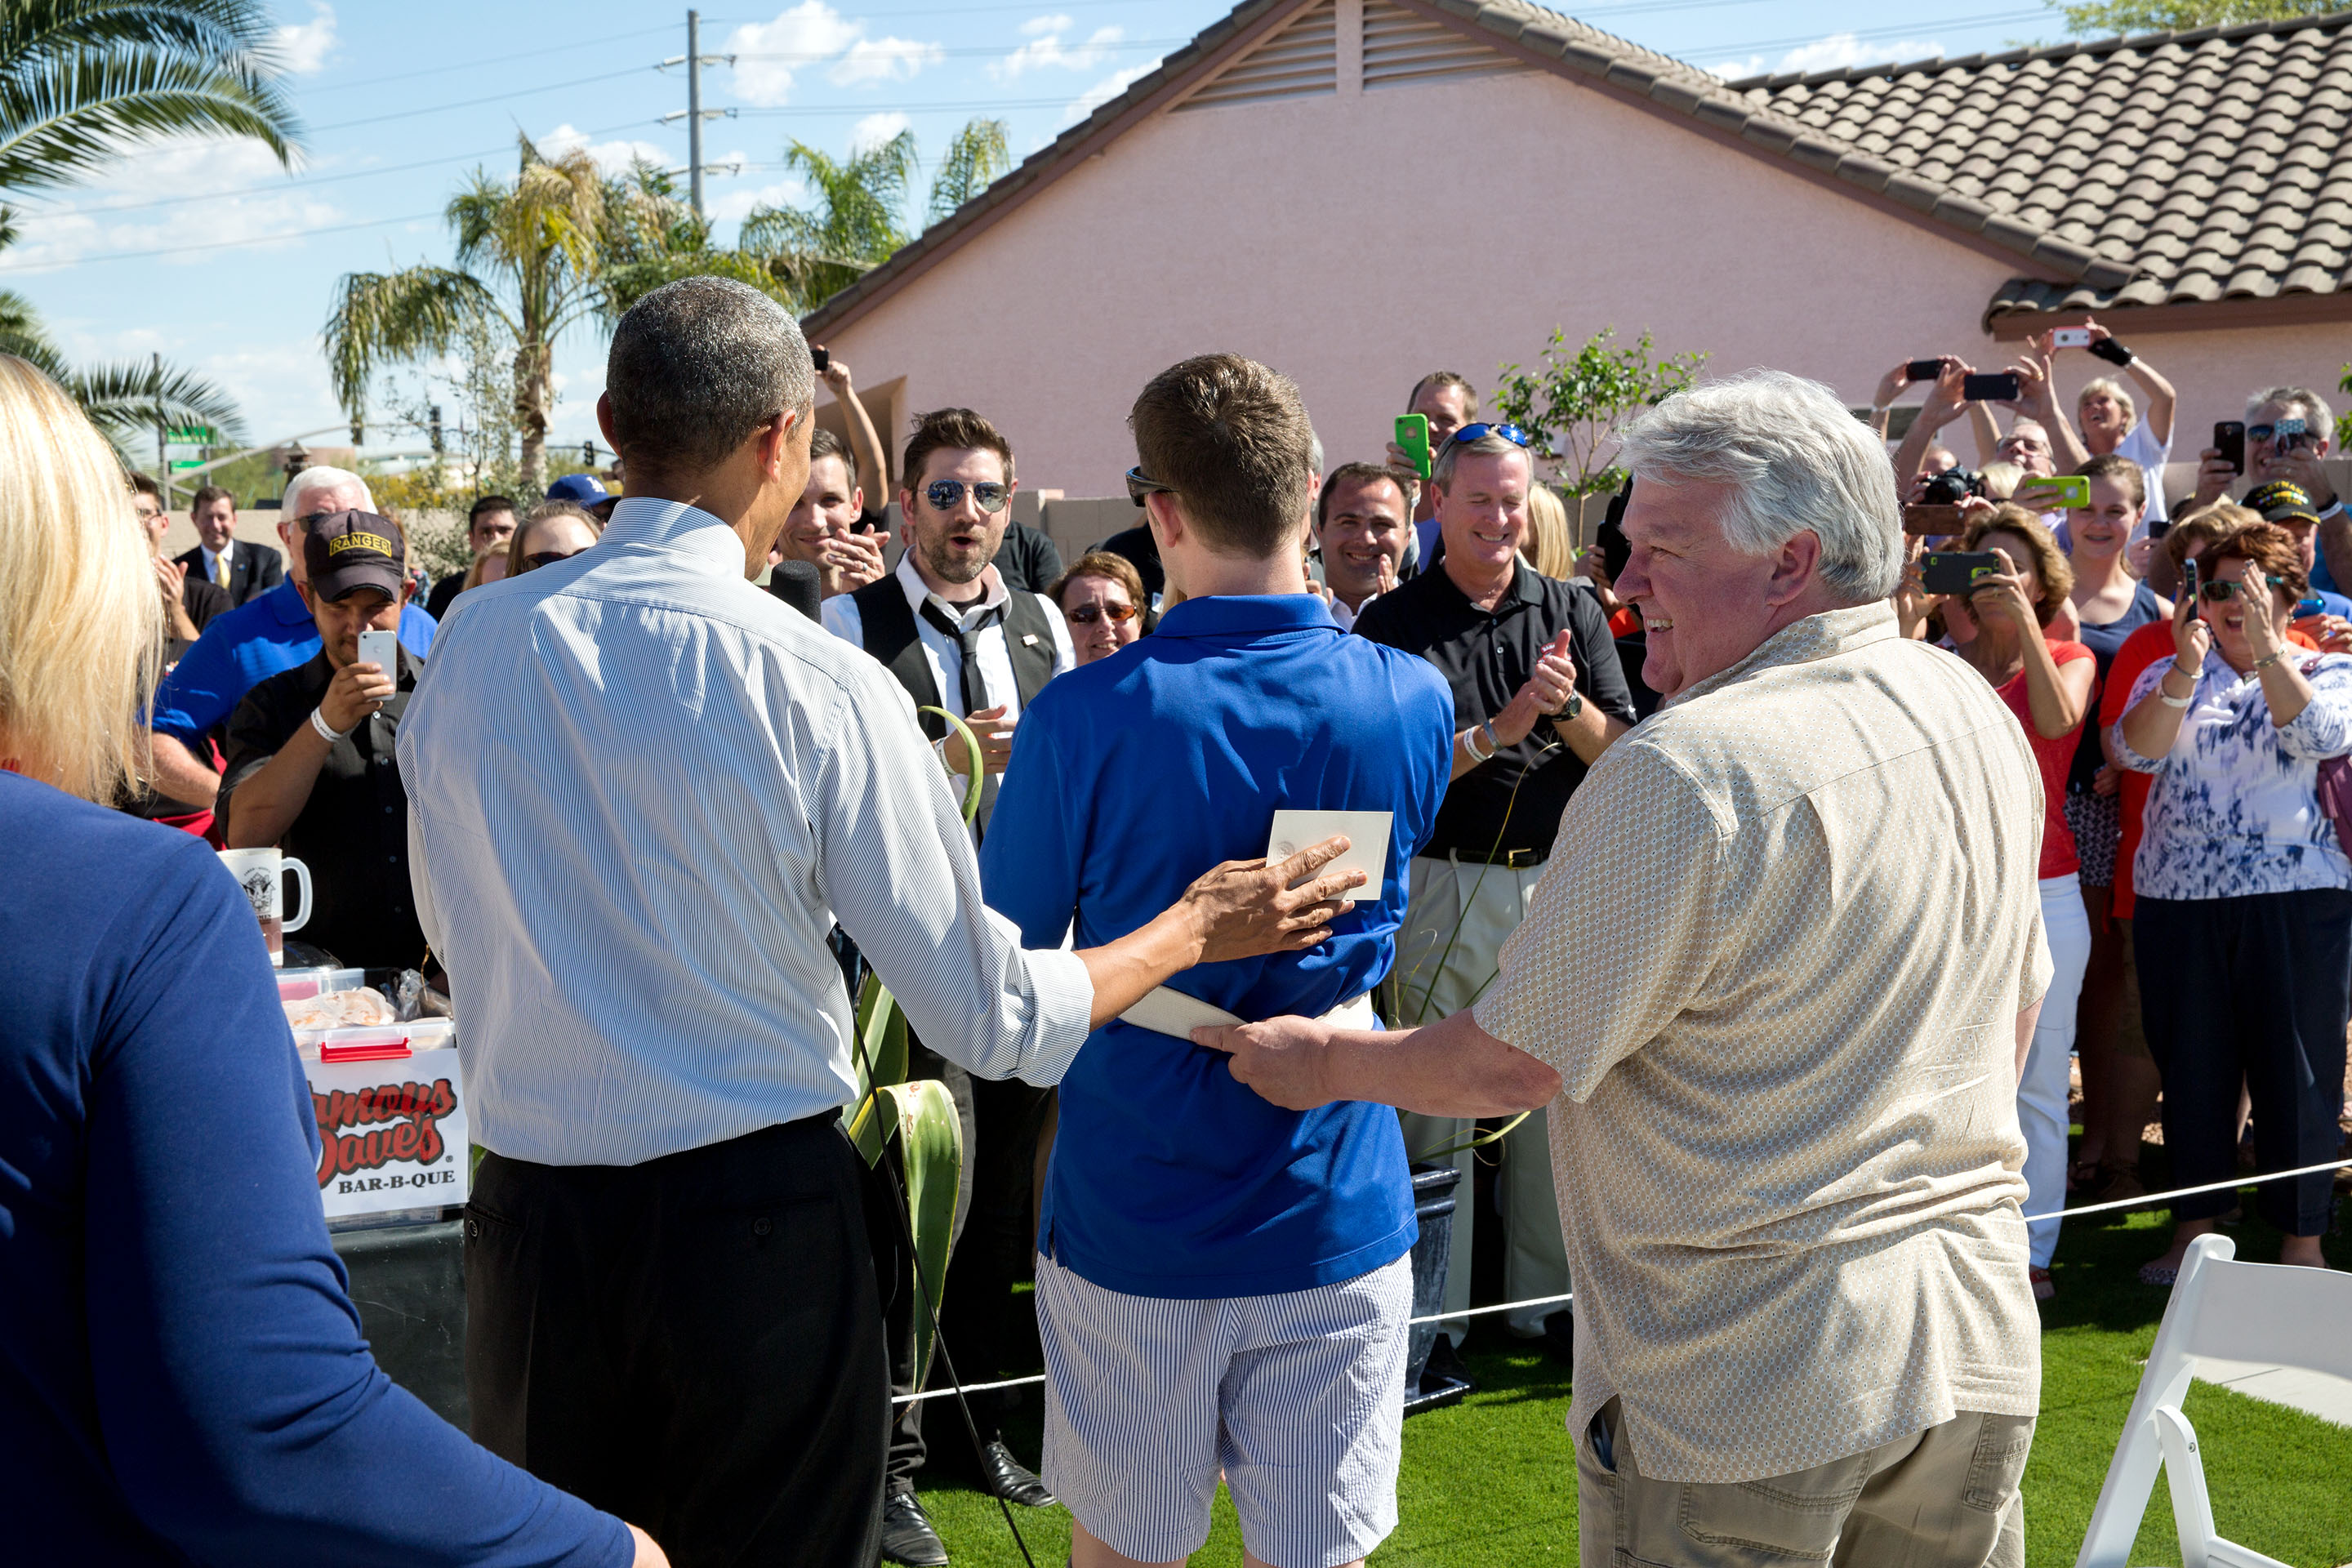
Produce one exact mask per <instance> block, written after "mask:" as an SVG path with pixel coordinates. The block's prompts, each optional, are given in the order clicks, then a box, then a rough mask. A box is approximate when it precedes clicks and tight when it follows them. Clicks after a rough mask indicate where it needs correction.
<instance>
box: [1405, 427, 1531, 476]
mask: <svg viewBox="0 0 2352 1568" xmlns="http://www.w3.org/2000/svg"><path fill="white" fill-rule="evenodd" d="M1465 452H1475V453H1476V454H1478V455H1479V456H1480V457H1486V458H1493V457H1500V456H1501V455H1502V454H1504V453H1505V452H1517V454H1518V455H1519V456H1520V457H1522V458H1526V459H1527V460H1528V484H1529V485H1533V484H1534V483H1535V480H1536V455H1535V452H1534V451H1533V450H1532V449H1531V448H1529V447H1522V446H1520V445H1519V444H1518V443H1517V441H1507V440H1505V439H1503V437H1500V436H1496V435H1494V434H1493V433H1491V432H1489V433H1488V434H1486V435H1484V436H1481V437H1478V438H1477V439H1476V440H1475V441H1456V440H1454V439H1453V438H1452V437H1447V438H1446V442H1445V444H1444V446H1442V447H1439V448H1438V449H1437V457H1436V458H1435V459H1434V460H1433V462H1431V464H1430V465H1429V482H1430V483H1431V484H1433V485H1451V484H1452V483H1453V482H1454V464H1455V463H1457V462H1459V461H1460V460H1461V458H1462V454H1463V453H1465Z"/></svg>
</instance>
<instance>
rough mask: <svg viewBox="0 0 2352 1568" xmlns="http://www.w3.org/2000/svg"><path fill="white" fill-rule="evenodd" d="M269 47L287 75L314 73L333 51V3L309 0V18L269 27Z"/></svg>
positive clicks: (323, 64) (323, 66)
mask: <svg viewBox="0 0 2352 1568" xmlns="http://www.w3.org/2000/svg"><path fill="white" fill-rule="evenodd" d="M269 42H270V46H271V47H272V48H273V49H274V50H275V51H276V53H277V56H278V68H280V69H281V70H282V71H284V72H285V74H286V75H288V76H315V75H316V74H318V73H319V72H320V70H323V69H324V68H326V64H327V58H328V57H329V56H330V55H331V54H333V53H334V51H335V12H334V7H332V6H331V5H321V4H319V3H318V0H312V4H311V6H310V20H309V21H307V22H289V23H288V24H286V25H285V26H280V27H278V28H275V29H273V30H272V32H271V33H270V36H269Z"/></svg>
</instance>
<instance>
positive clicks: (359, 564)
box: [302, 511, 404, 603]
mask: <svg viewBox="0 0 2352 1568" xmlns="http://www.w3.org/2000/svg"><path fill="white" fill-rule="evenodd" d="M400 539H401V535H400V524H398V523H396V522H394V521H392V519H390V518H388V517H378V516H377V515H376V514H375V513H373V512H372V511H331V512H326V513H324V514H322V515H320V516H319V517H315V518H312V519H311V520H310V532H309V533H308V534H307V535H306V536H305V537H304V538H303V541H302V563H303V565H304V566H305V567H306V568H307V569H308V570H309V572H310V592H312V593H313V594H316V595H318V596H319V597H320V598H321V599H325V600H327V601H328V602H329V603H332V602H333V601H335V600H337V599H340V598H341V597H342V596H343V595H346V594H348V593H351V592H352V590H353V589H356V588H373V589H375V590H377V591H378V592H379V593H382V594H383V595H384V596H385V597H387V598H392V599H397V598H399V597H400V584H401V583H402V581H403V577H404V574H403V573H402V571H401V565H400V556H401V542H400Z"/></svg>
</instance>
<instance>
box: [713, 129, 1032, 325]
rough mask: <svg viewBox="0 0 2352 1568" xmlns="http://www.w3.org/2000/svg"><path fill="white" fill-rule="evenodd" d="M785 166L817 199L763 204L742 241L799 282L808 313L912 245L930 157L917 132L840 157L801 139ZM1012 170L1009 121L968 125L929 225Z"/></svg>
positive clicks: (947, 162)
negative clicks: (920, 184)
mask: <svg viewBox="0 0 2352 1568" xmlns="http://www.w3.org/2000/svg"><path fill="white" fill-rule="evenodd" d="M784 165H785V167H787V168H789V169H792V170H793V171H794V172H795V173H797V174H800V175H801V176H802V177H803V178H804V179H805V180H807V181H808V183H809V184H810V186H811V187H812V190H811V195H812V197H813V199H812V201H811V202H810V204H809V205H806V206H802V207H766V206H763V207H758V208H754V209H753V210H752V212H751V215H750V216H747V217H745V218H744V220H743V227H742V232H741V235H740V237H739V238H738V240H737V242H736V243H737V244H738V245H739V246H740V247H741V249H742V250H743V251H744V252H745V253H746V254H747V255H750V256H755V257H760V258H765V260H766V262H767V264H768V265H769V266H770V268H772V270H773V272H774V274H775V276H777V277H778V278H780V279H791V280H792V282H793V286H794V288H795V291H796V293H797V295H798V297H799V303H800V308H801V309H802V310H803V311H807V310H814V309H816V307H818V306H819V305H822V304H823V303H824V301H825V300H829V299H831V298H832V297H833V296H834V295H835V294H838V293H840V292H841V291H842V290H843V289H846V288H848V287H849V286H850V285H851V284H852V283H855V282H856V281H857V280H858V279H860V278H863V277H864V276H865V275H866V273H868V272H871V271H872V270H874V268H877V267H879V266H881V265H882V264H883V263H884V262H885V261H887V260H888V259H890V256H891V253H892V252H894V251H896V250H897V249H898V247H900V246H902V245H904V244H906V243H907V241H908V238H909V236H908V232H907V230H906V228H905V223H906V214H907V202H908V195H910V194H911V192H912V190H913V188H914V183H915V176H916V174H917V173H918V172H919V169H920V167H921V158H920V156H919V153H917V151H916V146H915V133H914V132H911V131H901V132H898V135H896V136H893V137H892V138H890V140H889V141H887V142H879V143H877V144H876V145H874V146H871V147H864V148H860V149H858V150H857V151H856V152H854V153H851V154H850V155H849V156H848V157H846V158H841V159H836V158H835V157H834V156H833V155H832V154H830V153H824V152H822V151H820V150H818V149H817V148H814V147H812V146H810V145H809V144H808V143H807V142H802V141H798V140H795V141H794V142H793V143H792V144H791V145H790V146H789V147H787V148H785V149H784ZM1011 165H1012V158H1011V154H1010V153H1008V151H1007V149H1006V142H1005V130H1004V122H1003V121H1001V120H974V121H970V122H969V123H967V124H966V125H965V126H964V128H963V129H962V130H961V131H959V132H956V134H955V137H954V139H953V140H952V141H951V142H949V143H948V153H947V156H946V157H945V158H944V159H943V160H942V161H941V162H940V170H939V174H938V175H937V176H936V177H935V178H934V179H933V180H932V182H931V187H930V193H929V206H928V209H927V211H928V217H929V222H932V223H937V222H938V221H940V219H941V218H943V217H945V216H948V215H949V214H950V213H952V212H953V211H955V209H956V208H957V207H959V206H961V205H963V204H964V203H965V202H967V201H969V200H970V199H971V197H972V196H974V195H978V194H979V193H980V192H981V191H982V190H984V189H986V188H987V186H988V184H989V182H990V181H992V180H993V179H995V178H996V177H997V176H998V175H999V174H1003V173H1004V171H1005V170H1006V169H1007V168H1009V167H1011Z"/></svg>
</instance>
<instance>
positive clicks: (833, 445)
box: [809, 429, 1013, 489]
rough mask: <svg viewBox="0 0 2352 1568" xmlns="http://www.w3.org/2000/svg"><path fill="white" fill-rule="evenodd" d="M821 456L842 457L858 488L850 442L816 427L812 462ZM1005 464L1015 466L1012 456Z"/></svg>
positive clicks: (811, 439) (811, 441) (811, 446)
mask: <svg viewBox="0 0 2352 1568" xmlns="http://www.w3.org/2000/svg"><path fill="white" fill-rule="evenodd" d="M818 458H840V459H841V466H842V467H843V468H845V469H847V470H848V472H849V488H850V489H856V488H857V454H856V453H855V452H853V451H851V450H850V449H849V443H848V442H846V441H844V440H843V439H842V438H841V437H838V436H836V435H835V434H834V433H833V432H832V431H830V430H825V429H816V430H812V431H810V432H809V461H810V462H811V463H814V462H815V461H816V460H817V459H818ZM1004 466H1005V467H1006V468H1011V467H1012V466H1013V459H1012V458H1005V460H1004Z"/></svg>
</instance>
